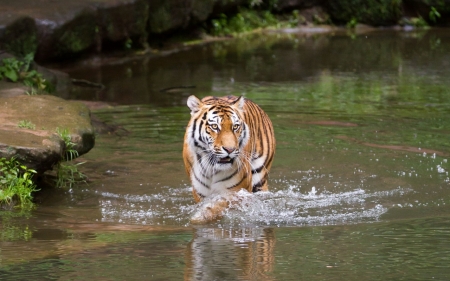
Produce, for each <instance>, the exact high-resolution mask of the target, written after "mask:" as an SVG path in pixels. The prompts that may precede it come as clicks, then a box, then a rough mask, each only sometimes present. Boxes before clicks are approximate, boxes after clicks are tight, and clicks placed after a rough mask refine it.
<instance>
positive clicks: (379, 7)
mask: <svg viewBox="0 0 450 281" xmlns="http://www.w3.org/2000/svg"><path fill="white" fill-rule="evenodd" d="M326 6H327V10H328V12H329V13H330V16H331V18H333V21H334V22H336V23H338V24H339V23H342V24H346V23H348V22H350V21H352V19H355V20H356V21H357V22H359V23H364V24H370V25H376V26H379V25H393V24H397V22H398V21H399V19H400V18H401V15H402V12H401V9H402V1H401V0H342V1H327V3H326Z"/></svg>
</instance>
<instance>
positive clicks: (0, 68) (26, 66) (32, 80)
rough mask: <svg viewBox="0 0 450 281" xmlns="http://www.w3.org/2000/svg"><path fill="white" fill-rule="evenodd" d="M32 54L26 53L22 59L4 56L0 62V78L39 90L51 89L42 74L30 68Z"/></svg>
mask: <svg viewBox="0 0 450 281" xmlns="http://www.w3.org/2000/svg"><path fill="white" fill-rule="evenodd" d="M32 61H33V54H28V55H26V56H25V57H24V59H23V60H18V59H16V58H6V59H3V60H2V61H1V63H0V80H2V79H6V80H8V81H11V82H21V83H23V84H25V85H26V86H29V87H32V88H36V89H38V90H41V91H47V92H49V91H51V89H52V87H51V85H50V83H49V82H48V81H46V80H45V79H44V78H43V77H42V74H40V73H39V72H37V71H36V70H32V69H31V67H30V66H31V63H32Z"/></svg>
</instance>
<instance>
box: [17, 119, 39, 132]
mask: <svg viewBox="0 0 450 281" xmlns="http://www.w3.org/2000/svg"><path fill="white" fill-rule="evenodd" d="M17 126H18V127H19V128H25V129H30V130H34V129H36V125H35V124H33V123H32V122H31V121H29V120H20V121H19V124H18V125H17Z"/></svg>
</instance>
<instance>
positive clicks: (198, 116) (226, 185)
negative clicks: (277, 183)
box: [183, 95, 275, 222]
mask: <svg viewBox="0 0 450 281" xmlns="http://www.w3.org/2000/svg"><path fill="white" fill-rule="evenodd" d="M187 106H188V107H189V109H190V113H191V119H190V121H189V123H188V125H187V127H186V132H185V136H184V145H183V160H184V165H185V169H186V173H187V174H188V176H189V177H190V180H191V183H192V193H193V197H194V200H195V202H197V203H199V202H201V201H202V200H203V199H205V198H210V197H212V196H215V195H221V196H223V198H229V195H232V194H234V193H236V192H238V191H240V190H241V189H244V190H247V191H248V192H258V191H268V184H267V180H268V175H269V170H270V168H271V166H272V161H273V159H274V155H275V135H274V129H273V125H272V122H271V120H270V119H269V116H268V115H267V114H266V113H265V112H264V111H263V110H262V109H261V108H260V107H259V106H258V105H257V104H255V103H254V102H252V101H251V100H249V99H246V98H244V97H243V96H240V97H236V96H225V97H213V96H208V97H205V98H203V99H202V100H200V99H198V98H197V97H196V96H193V95H192V96H190V97H189V98H188V99H187ZM228 204H229V200H222V201H219V202H216V203H215V204H214V206H208V207H207V209H208V212H207V213H204V214H201V215H200V217H197V218H194V217H193V218H191V221H192V222H204V221H210V220H213V219H216V218H220V216H221V214H222V212H223V210H224V209H226V208H227V207H228Z"/></svg>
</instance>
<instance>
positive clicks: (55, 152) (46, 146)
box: [0, 95, 95, 173]
mask: <svg viewBox="0 0 450 281" xmlns="http://www.w3.org/2000/svg"><path fill="white" fill-rule="evenodd" d="M21 121H29V122H31V123H32V124H34V125H35V128H34V129H27V128H19V126H18V125H19V122H21ZM58 128H59V130H64V129H66V130H68V132H69V133H70V136H71V139H72V142H73V143H75V147H74V149H75V150H76V151H78V154H79V155H82V154H84V153H87V152H88V151H89V150H90V149H92V148H93V147H94V143H95V132H94V128H93V127H92V125H91V119H90V111H89V109H88V108H87V107H86V106H85V105H83V104H81V103H79V102H73V101H66V100H63V99H61V98H58V97H55V96H50V95H39V96H28V95H22V96H15V97H0V158H2V157H5V158H10V157H12V156H16V157H17V158H18V159H19V160H20V161H21V163H23V164H25V165H26V166H27V167H28V168H31V169H35V170H36V171H37V172H38V173H43V172H45V171H46V170H50V169H52V167H53V166H54V165H55V164H56V163H58V162H59V161H61V160H62V159H63V153H64V151H65V149H66V147H65V143H64V141H63V140H62V139H61V138H60V137H59V136H58V134H57V130H58Z"/></svg>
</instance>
